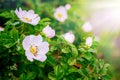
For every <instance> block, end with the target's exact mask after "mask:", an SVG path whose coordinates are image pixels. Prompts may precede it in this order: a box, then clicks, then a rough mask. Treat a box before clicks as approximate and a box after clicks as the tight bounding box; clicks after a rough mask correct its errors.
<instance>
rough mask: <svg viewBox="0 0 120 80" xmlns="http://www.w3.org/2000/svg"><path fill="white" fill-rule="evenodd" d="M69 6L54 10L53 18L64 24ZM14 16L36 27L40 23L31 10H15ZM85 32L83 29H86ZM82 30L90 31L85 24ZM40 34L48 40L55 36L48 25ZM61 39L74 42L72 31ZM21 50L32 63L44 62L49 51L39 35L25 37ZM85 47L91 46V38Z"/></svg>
mask: <svg viewBox="0 0 120 80" xmlns="http://www.w3.org/2000/svg"><path fill="white" fill-rule="evenodd" d="M70 7H71V6H70V5H69V4H67V5H65V7H63V6H60V7H58V8H57V9H56V10H55V13H54V16H55V18H56V19H57V20H58V21H60V22H64V21H65V20H66V19H67V10H69V9H70ZM15 13H16V15H17V16H18V18H19V19H20V20H21V21H22V22H25V23H29V24H32V25H37V24H38V23H39V21H40V17H39V16H38V14H35V13H34V11H33V10H29V11H25V10H22V9H21V8H19V10H17V9H16V10H15ZM86 26H88V27H89V28H88V30H86V29H85V28H87V27H86ZM83 29H84V30H85V31H86V32H88V31H90V30H91V27H90V24H89V23H86V24H85V25H83ZM42 32H43V33H44V34H45V35H46V37H48V38H53V37H54V36H55V30H54V29H52V28H51V27H50V26H49V25H47V26H46V27H45V28H43V30H42ZM62 37H63V38H64V39H65V40H66V41H67V42H69V43H73V42H74V41H75V35H74V34H73V32H72V31H69V32H67V33H65V34H63V35H62ZM22 45H23V48H24V50H25V55H26V57H27V59H28V60H30V61H33V60H34V59H36V60H39V61H41V62H44V61H45V60H46V59H47V57H46V54H47V53H48V51H49V43H48V42H46V41H43V38H42V36H41V35H37V36H36V35H29V36H26V37H25V38H24V40H23V42H22ZM86 45H87V46H91V45H92V38H91V37H88V38H87V39H86Z"/></svg>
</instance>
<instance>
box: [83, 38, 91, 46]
mask: <svg viewBox="0 0 120 80" xmlns="http://www.w3.org/2000/svg"><path fill="white" fill-rule="evenodd" d="M85 44H86V45H87V46H89V47H90V46H92V37H87V39H86V43H85Z"/></svg>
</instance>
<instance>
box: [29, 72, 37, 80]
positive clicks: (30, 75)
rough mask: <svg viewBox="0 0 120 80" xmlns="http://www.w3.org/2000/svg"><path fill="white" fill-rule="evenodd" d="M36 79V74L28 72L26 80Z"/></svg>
mask: <svg viewBox="0 0 120 80" xmlns="http://www.w3.org/2000/svg"><path fill="white" fill-rule="evenodd" d="M35 77H36V73H35V72H29V73H28V74H27V80H33V79H34V78H35Z"/></svg>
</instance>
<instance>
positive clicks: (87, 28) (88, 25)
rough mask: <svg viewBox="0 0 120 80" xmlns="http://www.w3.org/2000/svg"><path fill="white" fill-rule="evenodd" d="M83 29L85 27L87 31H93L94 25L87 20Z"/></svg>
mask: <svg viewBox="0 0 120 80" xmlns="http://www.w3.org/2000/svg"><path fill="white" fill-rule="evenodd" d="M82 29H83V30H84V31H85V32H90V31H92V25H91V24H90V23H89V22H86V23H85V24H84V25H83V26H82Z"/></svg>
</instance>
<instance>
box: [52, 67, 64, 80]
mask: <svg viewBox="0 0 120 80" xmlns="http://www.w3.org/2000/svg"><path fill="white" fill-rule="evenodd" d="M63 70H64V68H63V67H61V66H58V65H57V66H55V67H54V73H55V75H56V79H57V80H60V79H62V78H63V76H64V71H63Z"/></svg>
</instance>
